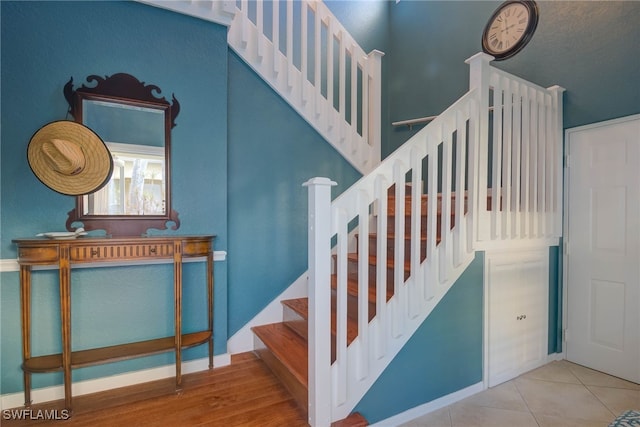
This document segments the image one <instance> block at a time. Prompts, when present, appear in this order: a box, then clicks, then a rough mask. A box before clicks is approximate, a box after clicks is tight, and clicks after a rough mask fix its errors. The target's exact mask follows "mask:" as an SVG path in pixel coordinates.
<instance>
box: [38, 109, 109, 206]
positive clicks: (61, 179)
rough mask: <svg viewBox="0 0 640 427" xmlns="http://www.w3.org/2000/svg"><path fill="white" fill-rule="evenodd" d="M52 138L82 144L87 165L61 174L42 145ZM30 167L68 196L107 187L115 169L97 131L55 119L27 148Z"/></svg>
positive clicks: (47, 183) (52, 186)
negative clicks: (69, 173) (72, 172)
mask: <svg viewBox="0 0 640 427" xmlns="http://www.w3.org/2000/svg"><path fill="white" fill-rule="evenodd" d="M52 139H63V140H67V141H72V142H74V143H75V144H77V145H78V146H80V147H81V149H82V152H83V154H84V157H85V166H84V168H83V169H82V170H81V171H80V172H79V173H77V174H75V175H66V174H63V173H60V172H58V171H56V170H54V169H53V168H51V167H50V165H49V164H48V163H47V162H46V160H45V158H44V156H43V154H42V145H43V144H44V143H45V142H48V141H51V140H52ZM27 159H28V161H29V167H31V170H32V171H33V173H34V175H35V176H36V177H37V178H38V179H39V180H40V181H41V182H42V183H43V184H44V185H46V186H47V187H49V188H51V189H52V190H54V191H57V192H58V193H61V194H65V195H68V196H79V195H83V194H90V193H94V192H96V191H98V190H99V189H101V188H102V187H104V186H105V185H106V184H107V182H109V179H110V178H111V173H112V172H113V160H112V158H111V153H110V152H109V148H107V146H106V144H105V143H104V141H102V139H101V138H100V137H99V136H98V134H96V133H95V132H94V131H93V130H91V129H89V128H88V127H86V126H84V125H82V124H80V123H76V122H72V121H68V120H60V121H56V122H51V123H48V124H46V125H45V126H43V127H42V128H40V129H39V130H38V131H36V133H34V134H33V136H32V137H31V140H30V141H29V146H28V148H27Z"/></svg>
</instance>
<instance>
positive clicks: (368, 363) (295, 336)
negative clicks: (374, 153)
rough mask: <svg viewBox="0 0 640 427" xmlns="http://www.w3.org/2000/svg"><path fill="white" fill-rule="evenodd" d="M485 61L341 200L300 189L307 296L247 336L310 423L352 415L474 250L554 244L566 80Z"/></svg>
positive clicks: (321, 183) (478, 59)
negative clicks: (454, 96)
mask: <svg viewBox="0 0 640 427" xmlns="http://www.w3.org/2000/svg"><path fill="white" fill-rule="evenodd" d="M491 60H492V58H491V57H490V56H487V55H484V54H478V55H475V56H474V57H472V58H470V59H469V60H468V61H467V63H468V64H469V65H470V68H471V72H470V90H469V92H467V93H466V94H465V95H464V96H463V97H462V98H460V99H459V100H458V101H457V102H456V103H454V104H453V105H452V106H451V107H449V108H448V109H447V110H446V111H445V112H443V113H442V114H441V115H440V116H438V118H436V119H435V120H433V121H432V122H431V123H430V124H429V125H427V126H426V127H425V128H423V129H422V130H421V131H420V132H418V133H417V134H416V135H414V136H413V137H412V138H411V139H410V140H409V141H407V142H406V143H405V144H404V145H402V146H401V147H400V148H399V149H398V150H396V151H395V152H394V153H392V154H391V155H390V156H389V157H387V158H386V159H385V160H384V161H383V162H382V163H381V164H380V165H379V166H378V167H376V168H375V169H374V170H373V171H372V172H371V173H369V174H367V175H365V176H364V177H363V178H361V179H360V180H359V181H358V182H356V183H355V184H354V185H353V186H352V187H351V188H349V189H348V190H347V191H345V192H344V193H342V194H341V195H340V196H339V197H338V198H336V199H335V200H333V201H331V191H330V190H331V186H332V185H335V183H333V182H332V181H331V180H329V179H327V178H314V179H311V180H310V181H308V182H307V183H306V184H305V186H307V187H308V188H309V292H308V294H309V296H308V298H307V299H300V300H293V301H284V302H283V309H284V313H285V314H284V322H282V323H278V324H273V325H266V326H262V327H257V328H255V329H254V331H255V334H256V337H257V340H258V346H257V347H258V348H260V350H259V353H260V354H261V356H262V357H263V358H264V359H265V360H268V361H273V362H275V365H276V367H275V368H274V372H277V373H283V372H284V374H283V377H287V376H289V378H288V379H285V380H284V381H285V383H287V384H289V387H290V389H291V390H292V392H293V393H294V394H296V395H297V396H298V397H297V398H298V399H299V401H300V402H301V404H302V405H305V404H306V405H307V406H306V407H308V410H309V422H310V424H311V425H312V426H328V425H330V424H331V423H332V422H334V421H336V420H341V419H343V418H345V417H347V416H349V415H350V414H351V411H352V410H353V408H355V406H356V405H357V403H358V402H359V401H360V399H361V398H362V397H363V396H364V394H365V393H366V391H367V390H368V389H369V388H370V387H371V385H373V383H374V382H375V381H376V379H377V378H378V377H379V375H380V374H381V373H382V372H383V371H384V369H385V368H386V367H387V365H388V364H389V363H390V362H391V360H393V358H394V357H395V355H396V354H397V353H398V352H399V351H400V349H401V348H402V347H403V346H404V344H405V343H406V342H407V341H408V340H409V339H410V337H411V335H412V334H413V333H414V332H415V331H416V330H417V328H418V327H419V326H420V325H421V324H422V322H423V321H424V320H425V319H426V318H427V317H428V316H429V314H430V313H431V311H432V310H433V309H434V307H435V306H436V305H437V304H438V303H439V301H440V300H441V299H442V298H443V297H444V295H445V294H446V293H447V292H448V290H449V289H450V287H451V286H452V285H453V283H454V282H455V281H456V280H457V279H458V277H459V276H460V275H461V274H462V272H463V271H464V270H465V269H466V267H467V266H468V265H469V263H470V262H471V260H472V259H473V258H474V254H475V251H476V250H482V249H486V248H491V247H496V246H497V245H504V244H505V242H506V243H508V244H509V245H511V247H513V246H514V245H517V244H536V245H541V246H548V245H554V244H557V239H558V237H559V236H560V235H561V224H562V223H561V212H562V180H561V176H562V174H561V173H562V91H563V89H562V88H560V87H552V88H549V89H545V88H542V87H539V86H536V85H535V84H532V83H530V82H527V81H525V80H522V79H520V78H518V77H516V76H513V75H510V74H508V73H505V72H503V71H501V70H498V69H496V68H494V67H492V66H491V65H490V62H491ZM490 153H491V155H490ZM281 344H286V345H287V346H288V347H286V348H287V350H278V346H279V345H281ZM294 348H297V349H298V350H293V349H294ZM305 356H306V357H308V363H304V361H303V360H301V359H304V357H305ZM296 364H297V365H296ZM296 366H298V367H299V369H298V368H297V367H296Z"/></svg>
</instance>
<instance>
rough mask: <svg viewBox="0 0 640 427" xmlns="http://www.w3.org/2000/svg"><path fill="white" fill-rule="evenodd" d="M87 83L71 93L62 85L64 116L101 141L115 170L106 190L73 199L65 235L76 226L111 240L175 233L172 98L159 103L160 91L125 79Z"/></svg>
mask: <svg viewBox="0 0 640 427" xmlns="http://www.w3.org/2000/svg"><path fill="white" fill-rule="evenodd" d="M87 83H88V84H89V85H90V86H85V85H82V86H81V87H79V88H78V89H75V90H74V89H73V78H71V79H70V80H69V82H68V83H67V84H66V85H65V87H64V96H65V98H66V99H67V102H68V103H69V112H70V113H71V115H72V116H73V117H74V118H75V121H76V122H79V123H82V124H84V125H85V126H88V127H89V128H91V129H93V131H94V132H96V133H97V134H98V135H99V136H100V137H101V138H102V139H103V141H104V142H105V144H106V145H107V147H108V148H109V151H110V152H111V155H112V157H113V163H114V165H113V166H114V167H113V174H112V176H111V179H110V180H109V182H108V184H107V185H106V186H104V187H103V188H102V189H100V190H99V191H96V192H95V193H92V194H87V195H83V196H78V197H77V198H76V207H75V209H73V210H72V211H70V212H69V217H68V218H67V224H66V226H67V230H69V231H72V230H74V229H75V228H77V227H79V226H80V225H79V224H78V223H82V227H84V229H85V230H105V231H106V233H107V235H111V236H136V235H137V236H139V235H144V234H146V232H147V230H148V229H150V228H155V229H162V230H164V229H167V228H168V227H170V228H171V229H174V230H175V229H177V228H178V227H180V220H179V219H178V213H177V212H176V211H174V210H173V209H172V208H171V179H170V177H171V167H170V165H171V129H172V128H173V127H175V119H176V116H177V115H178V112H179V111H180V104H179V103H178V101H177V100H176V98H175V96H172V102H171V103H169V102H168V101H167V100H166V99H165V98H164V97H160V93H161V91H160V88H158V87H157V86H155V85H147V84H145V83H144V82H141V81H139V80H138V79H136V78H135V77H133V76H131V75H129V74H125V73H119V74H114V75H112V76H105V77H104V78H103V77H100V76H96V75H91V76H89V77H87ZM154 92H155V93H154ZM171 222H173V224H171V225H169V224H170V223H171Z"/></svg>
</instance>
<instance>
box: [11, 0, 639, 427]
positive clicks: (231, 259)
mask: <svg viewBox="0 0 640 427" xmlns="http://www.w3.org/2000/svg"><path fill="white" fill-rule="evenodd" d="M499 3H500V2H496V1H492V2H436V1H430V2H416V1H406V0H402V1H400V2H399V3H396V2H395V1H389V2H387V1H375V0H372V1H367V2H342V1H329V2H327V4H328V6H329V8H330V9H331V10H332V12H333V13H334V14H335V15H336V16H337V17H338V19H339V20H340V21H341V22H342V23H343V24H344V25H345V26H346V28H347V29H348V30H349V31H350V32H351V33H352V34H353V35H354V37H355V38H356V40H357V41H358V43H359V44H360V45H361V46H363V48H364V49H365V51H370V50H372V49H379V50H381V51H383V52H385V56H384V58H383V100H384V101H385V102H384V104H383V114H382V129H383V155H386V154H388V153H390V152H391V151H393V149H395V148H396V147H397V146H398V145H400V143H402V142H404V141H406V139H407V138H408V137H409V136H411V134H412V132H409V131H408V130H405V129H393V128H392V127H391V121H395V120H402V119H407V118H414V117H420V116H424V115H431V114H437V113H439V112H441V111H442V110H444V109H445V108H446V107H447V106H448V105H450V104H451V103H452V102H453V101H455V99H457V98H458V97H459V96H461V95H462V94H463V93H464V92H465V91H466V90H467V87H468V66H467V65H465V64H464V60H465V59H466V58H468V57H470V56H472V55H473V54H475V53H476V52H478V51H479V49H480V32H481V31H482V28H483V26H484V23H485V21H486V19H488V17H489V15H490V14H491V13H492V12H493V10H494V9H495V7H497V5H498V4H499ZM539 4H540V8H541V21H540V24H539V27H538V31H537V33H536V35H535V36H534V38H533V40H532V41H531V43H530V44H529V46H527V47H526V48H525V50H523V51H522V52H521V53H520V54H519V55H518V56H516V57H514V58H512V59H510V60H508V61H505V62H502V63H497V66H498V67H500V68H504V69H506V70H507V71H510V72H514V73H517V74H520V75H523V76H524V77H525V78H528V79H530V80H532V81H535V82H537V83H539V84H541V85H543V86H549V85H553V84H560V85H562V86H564V87H566V88H567V94H566V96H565V119H566V121H565V126H566V127H570V126H575V125H579V124H585V123H590V122H594V121H598V120H605V119H608V118H612V117H618V116H623V115H627V114H633V113H638V112H639V111H640V102H639V98H640V93H639V91H638V85H637V79H636V80H634V77H635V76H637V75H639V74H640V70H639V65H638V57H637V55H632V54H630V52H633V51H634V50H633V49H636V50H637V45H631V42H632V41H633V40H638V39H639V34H638V31H640V30H639V28H640V27H638V26H637V22H639V21H640V16H639V13H640V12H639V9H640V7H639V5H640V3H634V2H626V3H619V2H539ZM0 14H1V24H2V28H1V39H0V43H1V49H0V50H1V57H0V59H1V62H2V68H1V70H0V73H1V74H0V75H1V82H0V83H1V86H0V87H1V90H2V97H1V98H2V99H1V103H2V104H1V116H0V119H1V122H2V129H1V133H0V139H1V147H0V149H1V152H0V155H1V164H0V169H1V173H0V180H1V181H0V182H1V183H2V188H1V194H0V197H1V201H2V205H1V212H0V231H1V232H2V233H1V234H2V235H1V236H0V258H1V259H11V258H15V249H14V247H13V246H12V244H11V239H13V238H17V237H24V236H31V235H34V234H36V233H38V232H40V231H45V230H46V231H49V230H61V229H62V228H63V226H64V223H65V221H66V213H67V212H68V211H69V210H70V209H71V208H72V207H73V206H74V203H73V199H72V198H70V197H66V196H61V195H59V194H57V193H54V192H53V191H50V190H48V189H47V188H46V187H44V186H43V185H42V184H41V183H40V182H39V181H38V180H37V179H36V178H35V177H34V176H33V174H32V173H31V171H30V170H29V167H28V165H27V162H26V146H27V143H28V141H29V138H30V136H31V135H32V134H33V132H35V131H36V130H37V129H38V128H39V127H40V126H42V125H43V124H45V123H47V122H49V121H52V120H59V119H62V118H64V116H65V113H66V109H67V106H66V103H65V100H64V98H63V96H62V86H63V85H64V83H66V81H67V80H68V79H69V77H71V76H73V77H74V78H75V79H76V82H78V83H79V82H80V81H81V80H82V79H83V78H84V77H85V76H87V75H89V74H102V75H110V74H113V73H117V72H127V73H130V74H133V75H135V76H136V77H138V78H139V79H141V80H143V81H146V82H149V83H154V84H157V85H158V86H159V87H161V88H162V89H163V91H164V93H163V94H164V95H165V96H169V95H170V93H175V94H176V97H177V98H178V99H179V101H180V103H181V107H182V109H181V112H180V115H179V116H178V119H177V123H178V126H177V127H176V128H175V129H174V130H173V134H172V136H173V175H172V178H173V189H174V200H173V203H174V208H175V209H176V210H178V212H180V218H181V220H182V227H181V229H180V230H178V231H179V233H180V234H197V233H214V234H217V235H218V239H217V240H216V250H224V251H228V252H229V256H228V260H227V261H226V262H218V263H216V273H215V279H216V305H215V321H216V326H215V334H216V338H215V343H216V353H222V352H224V351H226V348H225V342H226V339H227V337H228V336H231V335H232V334H233V333H234V332H235V331H237V330H238V329H239V328H240V327H242V326H243V325H244V324H245V323H246V322H247V321H248V320H249V319H251V318H252V317H253V316H254V315H255V314H256V313H257V312H259V311H260V310H261V309H262V308H263V307H264V306H266V305H267V304H268V303H269V302H270V301H271V300H272V299H273V298H274V297H275V296H276V295H277V294H278V293H280V292H281V291H282V290H283V289H284V288H285V287H286V286H287V285H289V284H290V283H291V281H292V280H294V279H295V278H297V277H298V276H299V275H300V274H301V273H302V272H303V271H305V270H306V244H305V241H306V190H305V189H304V188H302V187H301V184H302V182H304V181H305V180H307V179H308V178H310V177H312V176H317V175H324V176H328V177H330V178H332V179H334V180H336V181H338V183H339V184H340V186H339V187H336V188H335V189H334V193H333V195H334V196H335V195H337V194H338V193H339V192H341V191H342V190H343V189H344V188H346V187H348V186H349V185H350V184H351V183H352V182H354V181H355V180H356V179H357V178H358V173H357V172H356V171H354V170H353V168H351V167H350V166H349V165H348V164H346V162H344V160H342V159H341V158H340V156H338V155H337V154H336V153H335V152H334V151H333V150H332V149H330V147H329V146H328V145H327V144H325V143H323V142H322V139H321V138H320V137H319V136H318V135H317V133H316V132H315V131H313V129H311V128H310V127H309V126H308V125H307V124H306V123H305V122H304V121H302V120H301V119H300V118H299V117H298V116H297V114H296V113H295V112H293V110H291V109H290V108H289V107H288V106H287V105H286V104H285V103H284V102H283V101H282V100H281V99H280V98H279V97H278V96H277V95H276V94H275V93H274V92H273V91H272V90H271V89H270V88H269V87H268V86H267V85H266V84H265V83H263V82H262V81H261V80H260V79H259V78H258V77H256V76H255V74H254V73H253V72H252V71H251V70H250V69H249V68H248V67H247V66H246V65H245V64H244V63H243V62H242V61H241V60H239V59H238V57H236V56H235V54H233V53H231V52H229V50H228V48H227V44H226V41H225V40H226V29H225V28H223V27H221V26H218V25H215V24H211V23H206V22H204V21H200V20H197V19H194V18H190V17H187V16H183V15H178V14H174V13H171V12H168V11H163V10H161V9H156V8H153V7H149V6H146V5H142V4H137V3H130V2H7V1H2V2H0ZM575 16H578V17H579V19H576V18H575ZM451 22H455V23H456V24H455V25H450V23H451ZM607 28H610V29H611V31H610V32H605V29H607ZM443 40H446V43H442V41H443ZM415 130H416V129H414V132H415ZM549 256H550V262H551V264H550V267H551V268H550V282H551V283H552V286H551V287H550V302H549V303H550V334H549V352H554V351H557V350H560V342H559V340H560V331H559V323H558V322H559V319H560V317H559V316H560V311H559V308H558V307H559V306H560V305H561V300H560V298H559V295H560V293H561V291H560V288H559V287H558V286H557V281H556V282H555V283H554V277H557V276H558V274H559V272H560V271H561V265H560V263H559V256H560V254H559V251H558V249H557V248H552V249H551V251H550V255H549ZM482 259H483V257H482V255H481V254H480V255H478V256H477V257H476V260H475V261H474V262H473V263H472V265H471V267H470V269H469V270H468V271H467V272H466V273H465V274H464V275H463V276H462V278H461V279H460V280H459V281H458V282H457V283H456V284H455V285H454V287H453V288H452V289H451V291H450V292H449V293H448V294H447V296H445V298H444V299H443V301H442V302H441V304H440V305H439V306H438V307H437V308H436V309H435V310H434V313H433V314H432V317H430V319H429V320H428V321H427V322H426V323H425V324H424V325H423V326H422V327H421V328H420V329H419V331H418V332H416V334H415V335H414V336H413V338H412V339H411V342H410V343H409V345H408V346H407V348H405V349H403V350H402V351H401V353H400V354H399V356H398V359H397V360H396V361H394V362H393V363H392V364H391V365H390V367H389V369H388V370H387V372H385V374H384V375H383V376H382V377H381V378H380V380H379V381H378V382H377V383H376V384H375V385H374V387H373V388H372V389H371V391H370V392H369V393H368V394H367V396H366V397H365V399H364V400H363V401H362V402H361V404H360V405H359V409H360V410H362V412H363V413H364V414H365V415H367V416H368V417H370V418H369V419H370V421H374V420H376V419H382V418H385V417H388V416H391V415H394V414H396V413H398V412H400V411H402V410H405V409H408V408H410V407H413V406H416V405H419V404H422V403H424V402H426V401H429V400H432V399H434V398H437V397H440V396H442V395H444V394H447V393H450V392H452V391H455V390H457V389H459V388H461V387H464V386H466V385H470V384H474V383H476V382H478V381H479V380H480V378H481V364H482V355H481V351H480V350H479V349H480V348H481V343H480V342H481V334H482V331H481V315H482V307H481V299H482ZM201 269H202V266H201V265H189V266H188V267H187V269H186V272H185V275H186V282H187V283H186V291H185V311H187V312H188V313H189V314H187V315H186V316H187V317H186V318H185V324H186V327H187V328H198V327H200V325H201V323H202V321H203V317H202V316H201V315H200V314H202V310H201V309H200V305H201V299H202V293H201V292H202V290H201V289H200V288H199V285H200V283H199V281H198V280H199V276H200V275H201V273H202V271H201ZM168 276H170V272H169V270H168V267H166V266H162V267H154V268H146V267H119V268H115V269H94V270H83V271H78V272H77V276H75V275H74V278H75V279H74V286H75V284H76V281H77V283H78V284H81V286H77V287H75V289H74V294H73V301H74V303H73V316H74V317H73V318H74V329H73V334H74V335H73V338H74V343H77V344H78V346H80V347H84V346H91V345H102V344H103V343H104V344H106V343H116V342H121V341H125V340H129V339H139V338H141V337H149V338H152V337H156V336H162V335H165V334H169V333H171V325H170V324H169V323H168V320H167V319H168V318H169V317H170V315H171V307H170V305H168V304H170V299H171V295H170V293H169V292H170V291H169V290H168V286H170V284H167V277H168ZM0 280H1V283H0V322H1V325H0V327H1V329H0V332H1V340H0V366H1V382H0V393H10V392H15V391H19V390H21V389H22V377H21V371H20V368H19V364H20V336H19V310H18V274H17V273H13V272H10V273H2V275H1V276H0ZM34 280H35V281H36V283H37V289H35V290H34V307H35V310H34V324H35V325H36V328H37V330H38V332H37V335H36V336H35V337H34V345H36V344H35V342H37V347H36V350H37V351H40V352H43V353H44V352H49V351H59V344H58V342H59V327H58V326H57V325H58V324H59V323H58V322H59V316H58V314H57V312H56V310H55V309H54V307H55V305H54V304H51V301H56V300H57V298H58V297H57V288H56V285H55V283H56V277H55V275H54V274H52V273H51V272H38V273H37V274H36V277H34ZM134 307H135V309H134ZM462 307H463V308H465V311H462ZM189 308H192V309H193V310H192V311H189ZM134 312H135V313H136V314H135V315H132V313H134ZM112 313H115V316H114V315H113V314H112ZM83 322H84V323H83ZM75 325H77V326H75ZM444 325H446V328H445V326H444ZM96 329H99V330H101V331H104V333H101V335H100V337H99V338H100V341H98V340H97V338H98V337H95V336H94V335H93V331H95V330H96ZM430 340H436V342H437V345H436V346H433V345H429V344H427V343H428V342H430ZM57 349H58V350H57ZM461 349H464V350H467V353H464V354H461V355H459V356H458V357H452V356H451V355H452V354H453V353H455V352H456V351H460V350H461ZM204 350H205V349H204V348H198V349H193V350H191V351H189V352H188V353H187V358H188V359H194V358H199V357H204ZM172 360H173V357H172V355H170V354H166V355H159V356H155V357H150V358H143V359H139V360H134V361H129V362H126V363H116V364H110V365H105V366H99V367H94V368H89V369H84V370H80V371H76V372H75V373H74V379H76V380H78V379H88V378H95V377H99V376H104V375H110V374H113V373H118V372H126V371H130V370H138V369H144V368H150V367H153V366H159V365H164V364H167V363H171V361H172ZM426 360H428V361H430V362H433V363H432V365H433V366H432V367H427V366H425V365H426V363H425V361H426ZM407 366H408V368H407ZM415 369H418V371H417V372H420V373H421V377H420V378H426V377H429V378H436V379H437V381H426V380H425V381H421V380H418V381H416V380H415V378H414V377H415V375H413V374H412V373H413V372H416V371H415ZM420 378H419V379H420ZM34 381H35V386H36V387H42V386H45V385H51V384H59V383H60V382H61V379H60V377H59V376H58V375H54V374H52V375H48V374H47V375H37V376H34ZM400 390H406V392H403V393H399V391H400ZM385 402H386V403H385Z"/></svg>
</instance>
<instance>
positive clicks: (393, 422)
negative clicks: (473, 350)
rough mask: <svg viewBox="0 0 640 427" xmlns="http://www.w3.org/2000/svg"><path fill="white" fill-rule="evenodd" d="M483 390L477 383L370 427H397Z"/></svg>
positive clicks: (480, 384)
mask: <svg viewBox="0 0 640 427" xmlns="http://www.w3.org/2000/svg"><path fill="white" fill-rule="evenodd" d="M483 390H485V387H484V385H483V383H482V382H479V383H476V384H474V385H471V386H469V387H466V388H463V389H462V390H458V391H455V392H453V393H451V394H447V395H446V396H442V397H440V398H438V399H436V400H432V401H431V402H428V403H424V404H422V405H420V406H416V407H415V408H411V409H408V410H406V411H404V412H401V413H399V414H398V415H394V416H393V417H390V418H387V419H386V420H382V421H378V422H377V423H375V424H371V427H389V426H398V425H401V424H404V423H407V422H409V421H412V420H415V419H416V418H419V417H422V416H424V415H427V414H429V413H431V412H433V411H437V410H438V409H441V408H444V407H445V406H449V405H451V404H453V403H456V402H459V401H461V400H462V399H466V398H467V397H470V396H473V395H474V394H476V393H480V392H481V391H483Z"/></svg>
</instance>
